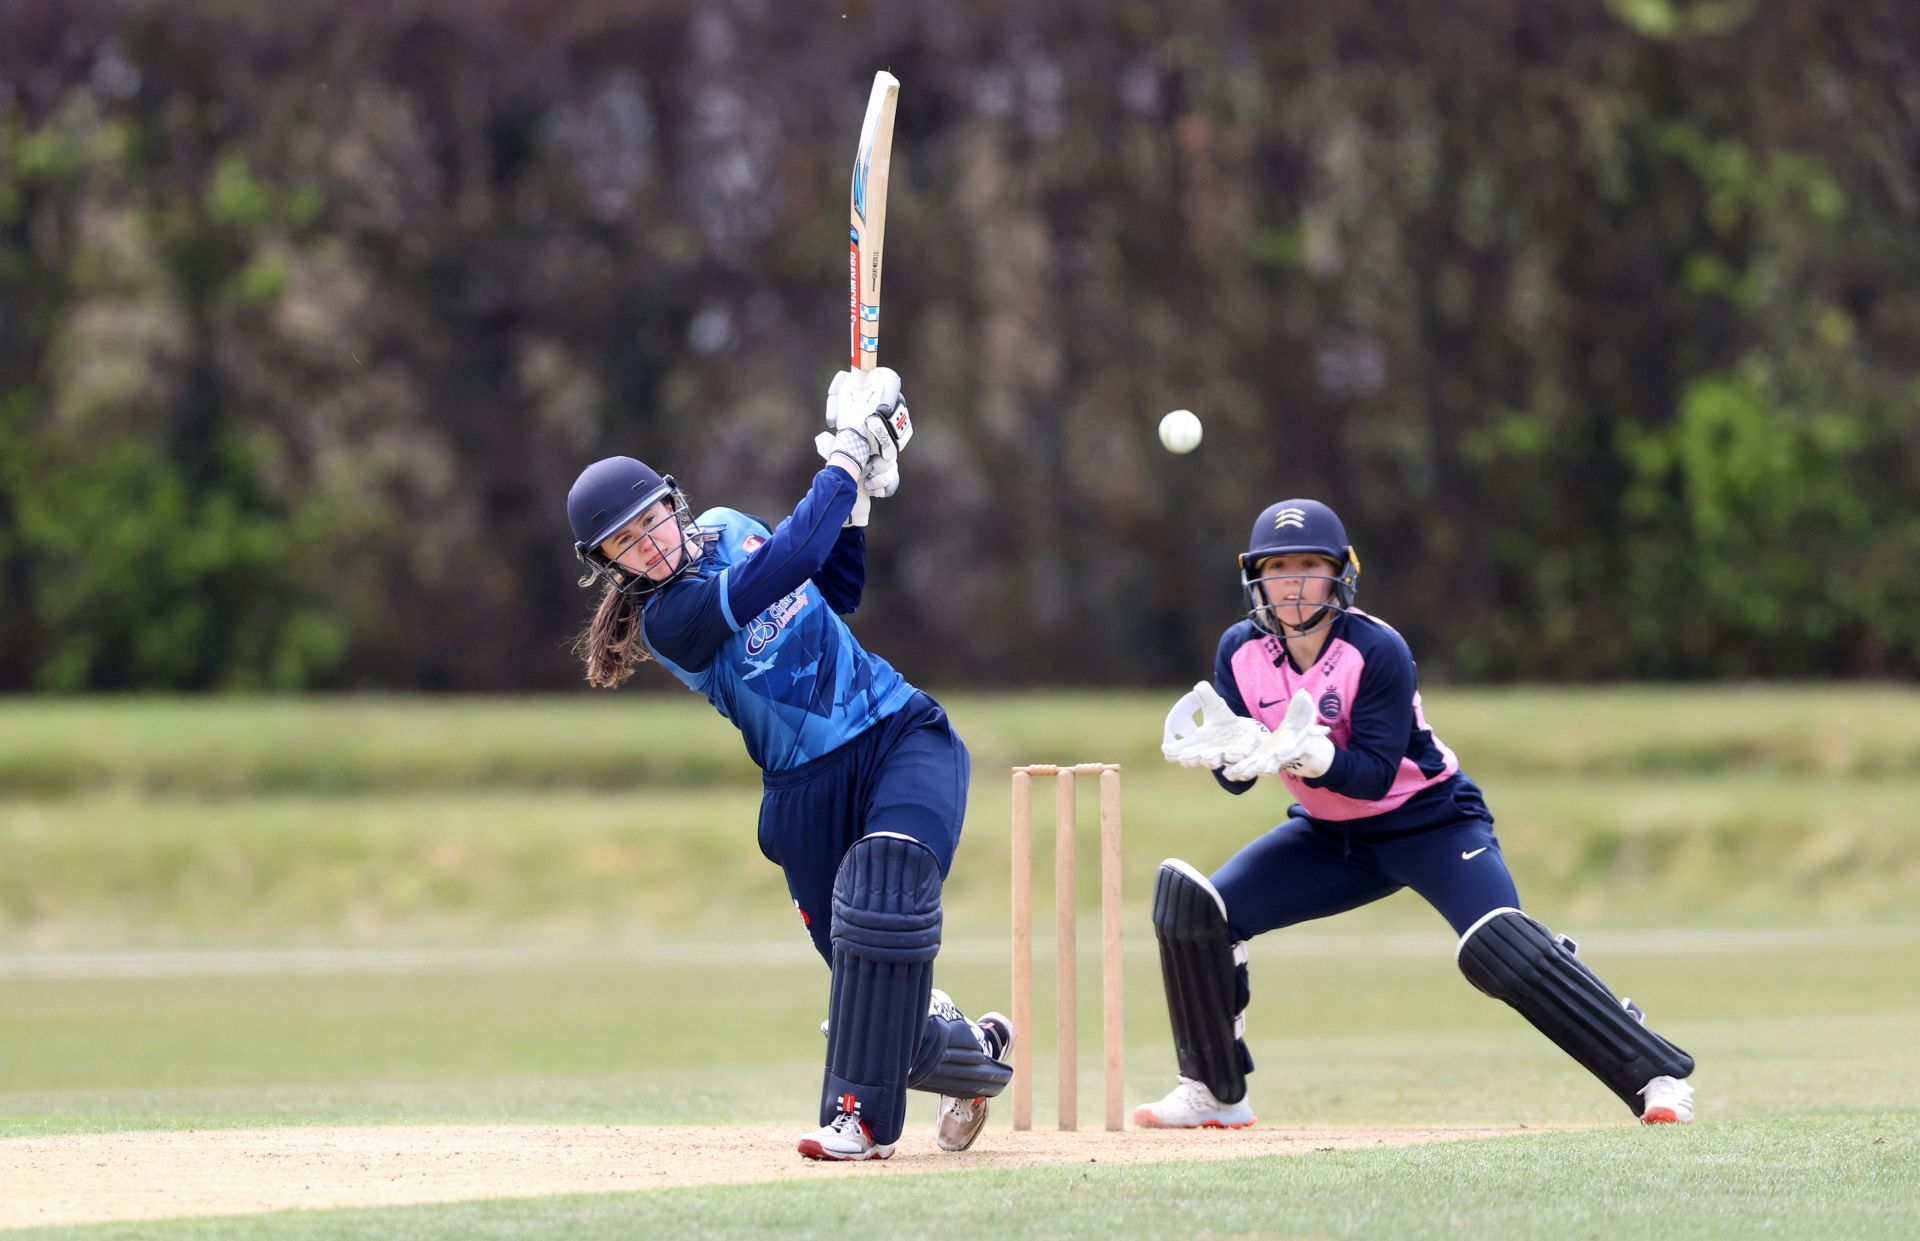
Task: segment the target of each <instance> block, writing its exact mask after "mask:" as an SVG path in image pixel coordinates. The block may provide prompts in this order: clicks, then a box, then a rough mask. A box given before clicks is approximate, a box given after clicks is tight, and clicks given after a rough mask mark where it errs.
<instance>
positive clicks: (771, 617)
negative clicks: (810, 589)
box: [747, 586, 807, 655]
mask: <svg viewBox="0 0 1920 1241" xmlns="http://www.w3.org/2000/svg"><path fill="white" fill-rule="evenodd" d="M806 606H807V588H806V587H805V586H799V587H796V588H794V590H793V591H792V592H791V593H789V594H787V595H785V596H782V598H781V599H780V601H779V602H778V603H775V604H774V605H773V606H772V607H770V608H768V609H767V610H766V611H764V612H762V613H761V614H760V615H759V616H757V617H755V618H754V620H753V623H752V624H751V625H748V626H747V654H749V655H758V654H759V653H760V652H761V651H764V650H766V649H767V647H768V646H769V645H771V644H772V642H773V640H774V639H775V638H777V637H779V636H780V631H781V630H782V629H785V628H786V627H787V624H788V622H789V621H791V620H792V619H793V618H794V617H796V616H798V615H800V609H802V608H804V607H806Z"/></svg>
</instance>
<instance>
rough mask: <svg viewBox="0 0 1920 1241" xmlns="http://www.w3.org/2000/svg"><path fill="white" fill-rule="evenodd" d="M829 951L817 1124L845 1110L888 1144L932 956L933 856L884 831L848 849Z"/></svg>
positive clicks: (935, 924)
mask: <svg viewBox="0 0 1920 1241" xmlns="http://www.w3.org/2000/svg"><path fill="white" fill-rule="evenodd" d="M832 943H833V991H832V995H831V997H830V998H829V999H828V1002H827V1021H828V1026H827V1066H826V1082H825V1085H824V1087H823V1089H822V1091H821V1096H820V1123H821V1124H822V1125H825V1124H827V1123H828V1122H829V1121H831V1120H832V1119H833V1117H834V1115H835V1114H836V1113H838V1112H840V1111H841V1110H842V1109H843V1108H845V1107H847V1106H852V1107H854V1108H857V1109H858V1111H859V1113H860V1118H861V1120H862V1121H864V1122H865V1123H866V1126H867V1130H868V1132H870V1133H871V1134H872V1135H873V1140H874V1141H876V1142H880V1143H889V1142H895V1141H898V1140H899V1137H900V1130H901V1128H902V1127H903V1126H904V1124H905V1122H906V1112H907V1100H906V1087H907V1076H908V1073H909V1071H910V1070H911V1068H912V1064H913V1060H914V1051H915V1049H916V1047H917V1045H918V1044H919V1042H920V1039H921V1036H922V1031H923V1029H924V1027H925V1025H926V1021H927V1001H928V997H929V995H930V993H931V992H932V990H933V958H934V956H935V955H936V954H937V953H938V952H939V951H940V862H939V859H938V858H936V857H935V856H934V853H933V850H931V849H929V848H927V846H925V845H923V844H921V843H920V842H919V841H917V840H914V839H913V838H912V837H910V836H901V835H896V834H894V833H891V832H875V833H873V834H872V835H868V836H863V837H861V838H860V839H859V840H857V841H855V842H854V845H853V847H852V848H851V849H849V850H847V855H846V857H845V858H843V859H841V862H840V871H839V874H838V875H837V876H836V877H835V879H834V883H833V933H832ZM849 1098H850V1099H851V1100H852V1103H851V1104H850V1105H849V1104H848V1103H847V1100H848V1099H849Z"/></svg>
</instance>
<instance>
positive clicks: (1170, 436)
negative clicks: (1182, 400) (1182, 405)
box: [1160, 409, 1200, 452]
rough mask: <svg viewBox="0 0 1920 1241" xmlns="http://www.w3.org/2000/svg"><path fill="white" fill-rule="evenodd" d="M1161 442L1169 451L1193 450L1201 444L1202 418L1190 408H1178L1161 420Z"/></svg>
mask: <svg viewBox="0 0 1920 1241" xmlns="http://www.w3.org/2000/svg"><path fill="white" fill-rule="evenodd" d="M1160 442H1161V443H1162V444H1165V445H1166V446H1167V451H1168V452H1192V451H1193V450H1194V449H1196V448H1198V447H1199V446H1200V420H1199V419H1198V418H1196V417H1194V416H1193V411H1192V410H1190V409H1176V410H1174V411H1173V412H1172V413H1170V414H1168V415H1167V416H1166V417H1165V418H1162V419H1161V420H1160Z"/></svg>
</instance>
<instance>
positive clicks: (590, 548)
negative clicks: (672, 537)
mask: <svg viewBox="0 0 1920 1241" xmlns="http://www.w3.org/2000/svg"><path fill="white" fill-rule="evenodd" d="M662 500H668V501H670V502H671V504H672V509H671V511H670V512H669V513H668V515H667V517H666V518H665V519H664V521H662V522H656V523H654V525H652V526H649V527H648V528H647V531H646V532H645V533H643V534H642V535H641V536H640V537H641V538H642V539H645V540H647V541H648V542H651V543H652V544H653V548H654V551H655V552H657V553H659V554H660V556H661V558H662V559H664V558H665V556H666V554H667V553H666V549H665V548H664V547H663V546H662V545H661V544H660V543H659V542H658V541H657V537H656V536H655V535H654V533H653V531H655V530H657V529H659V528H660V526H662V525H664V524H665V521H671V522H673V523H674V525H675V526H677V527H678V528H679V531H680V550H679V560H678V562H677V563H676V564H675V565H674V566H673V571H672V572H671V573H669V574H667V576H666V577H665V578H664V579H662V580H660V581H654V580H653V579H651V578H649V577H647V576H646V575H645V574H644V573H636V572H635V571H634V570H632V569H629V568H627V567H626V566H625V565H622V564H617V563H615V562H614V561H613V560H612V559H611V558H609V557H608V556H607V555H606V554H605V553H604V552H602V551H601V550H600V545H601V544H603V543H605V542H606V541H607V540H608V539H610V538H612V537H613V536H614V535H616V534H618V533H619V532H620V531H622V530H624V529H626V527H627V526H628V524H630V523H631V522H632V521H633V519H634V518H636V517H638V516H640V514H642V513H644V512H646V511H647V510H648V509H649V508H651V507H653V506H654V505H655V504H658V503H659V502H660V501H662ZM567 519H568V521H569V523H570V524H571V525H572V526H573V535H574V543H573V554H574V555H575V556H576V557H578V558H579V560H580V563H581V564H583V565H585V566H586V567H587V572H586V575H585V576H584V577H582V578H581V579H580V585H582V586H591V585H593V584H595V583H596V582H601V581H605V582H609V583H611V584H612V585H613V586H614V587H615V588H616V589H618V590H619V591H620V593H622V594H629V593H631V594H639V595H647V594H651V593H653V592H654V591H656V590H658V589H660V588H661V587H662V586H665V585H667V584H668V583H669V582H672V581H674V580H676V579H677V578H679V577H680V575H681V574H683V573H685V572H686V571H687V570H688V569H689V568H691V567H692V566H693V562H694V560H695V559H696V558H697V557H698V555H699V551H698V547H697V545H696V544H695V543H694V541H693V539H692V537H691V532H692V529H693V518H692V515H691V514H690V513H689V511H688V508H687V498H686V496H684V495H683V494H681V492H680V488H679V486H678V484H676V483H675V482H674V479H673V475H671V474H658V473H655V472H654V471H653V470H652V469H651V468H649V467H648V466H647V465H646V464H645V463H644V462H640V461H636V460H634V459H633V458H632V457H608V458H606V459H605V460H603V461H596V462H594V463H593V464H592V465H590V466H588V467H587V468H586V469H585V470H584V471H582V472H581V475H580V477H579V478H578V479H576V480H575V481H574V484H573V490H572V491H570V492H568V493H567Z"/></svg>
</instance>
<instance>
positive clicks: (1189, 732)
mask: <svg viewBox="0 0 1920 1241" xmlns="http://www.w3.org/2000/svg"><path fill="white" fill-rule="evenodd" d="M1196 712H1198V715H1197V716H1196V714H1195V713H1196ZM1266 737H1267V726H1266V725H1265V724H1262V723H1261V722H1260V721H1259V720H1253V719H1248V718H1247V717H1246V716H1244V715H1237V714H1235V713H1234V710H1233V708H1232V707H1230V706H1228V705H1227V700H1226V699H1224V698H1222V697H1221V696H1220V694H1219V692H1218V691H1217V690H1215V689H1214V688H1213V686H1212V685H1210V684H1208V683H1207V682H1205V681H1201V682H1200V683H1199V684H1197V685H1195V686H1194V687H1193V689H1192V690H1191V691H1189V692H1188V693H1186V694H1184V695H1182V696H1181V698H1180V701H1178V702H1176V703H1174V704H1173V710H1171V711H1169V712H1167V724H1166V727H1165V728H1164V729H1163V730H1162V731H1161V734H1160V753H1161V754H1162V755H1163V756H1164V757H1165V758H1166V760H1167V761H1168V762H1170V763H1178V764H1180V765H1181V766H1182V767H1206V768H1214V767H1219V766H1222V765H1223V764H1226V763H1233V762H1238V761H1240V760H1241V759H1244V758H1245V757H1247V755H1249V754H1251V753H1253V752H1254V750H1256V749H1258V748H1259V746H1260V743H1261V742H1263V741H1265V740H1266Z"/></svg>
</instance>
